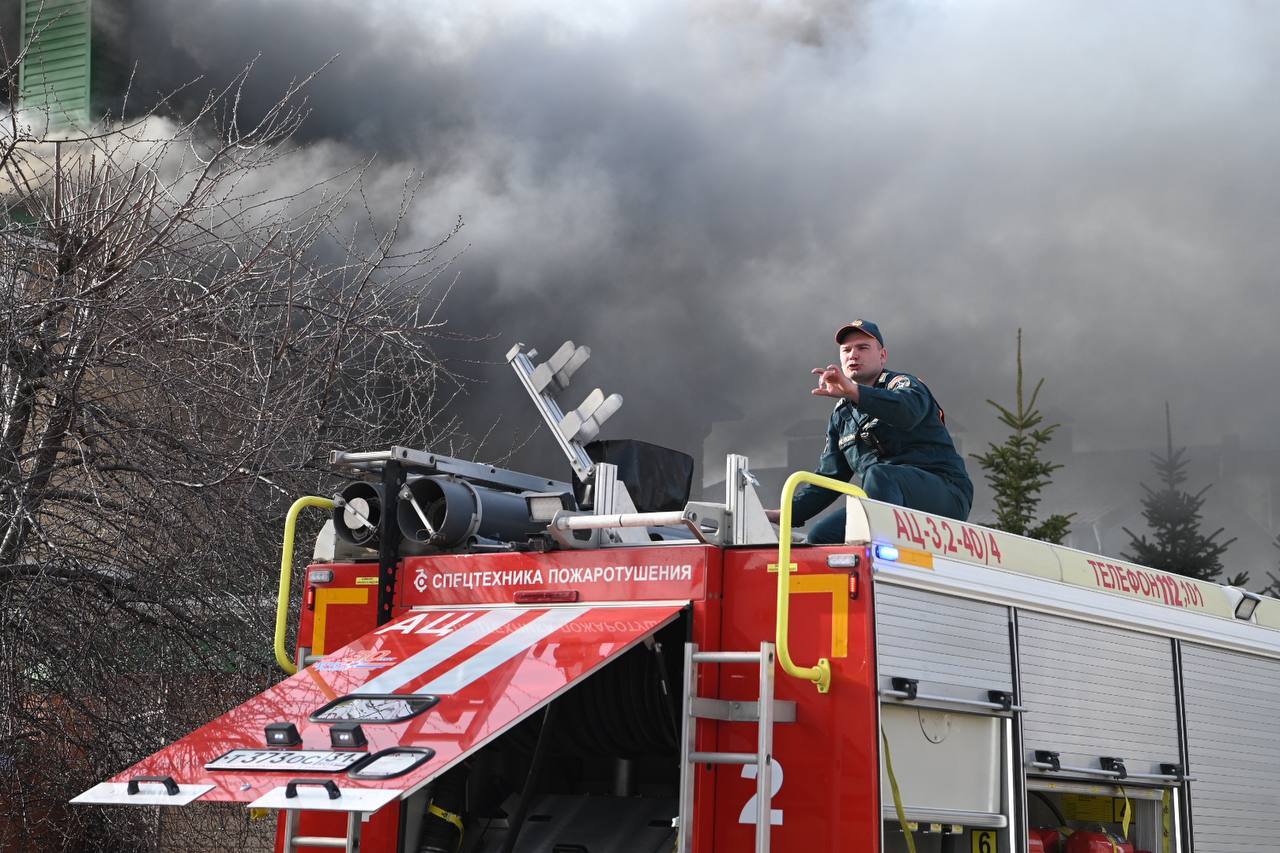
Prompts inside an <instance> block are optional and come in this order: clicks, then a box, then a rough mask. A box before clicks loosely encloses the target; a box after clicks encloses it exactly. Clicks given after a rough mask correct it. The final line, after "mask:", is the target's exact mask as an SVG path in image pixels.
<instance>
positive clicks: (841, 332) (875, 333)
mask: <svg viewBox="0 0 1280 853" xmlns="http://www.w3.org/2000/svg"><path fill="white" fill-rule="evenodd" d="M849 332H861V333H862V334H864V335H870V336H871V337H873V338H875V339H876V340H877V341H878V342H879V343H880V346H884V337H883V336H882V335H881V334H880V327H879V326H877V325H876V324H875V323H873V322H871V321H870V320H854V321H853V322H852V323H845V324H844V325H843V326H841V327H840V328H838V329H836V343H837V344H838V343H840V339H841V338H843V337H844V336H845V335H847V334H848V333H849Z"/></svg>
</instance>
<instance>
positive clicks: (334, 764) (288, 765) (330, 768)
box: [204, 749, 368, 773]
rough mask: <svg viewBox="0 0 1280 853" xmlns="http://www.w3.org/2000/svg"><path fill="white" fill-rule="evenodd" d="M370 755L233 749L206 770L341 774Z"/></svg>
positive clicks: (211, 763)
mask: <svg viewBox="0 0 1280 853" xmlns="http://www.w3.org/2000/svg"><path fill="white" fill-rule="evenodd" d="M367 755H368V753H365V752H347V751H342V750H336V749H288V750H285V749H233V750H231V751H230V752H228V753H226V754H224V755H220V756H218V757H217V758H215V759H214V760H213V761H210V762H209V763H208V764H206V765H205V766H204V767H205V769H206V770H287V771H296V770H307V771H312V772H316V773H339V772H341V771H343V770H346V769H347V768H348V767H350V766H351V765H352V764H355V763H356V762H357V761H359V760H361V759H362V758H365V757H366V756H367Z"/></svg>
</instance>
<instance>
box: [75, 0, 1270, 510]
mask: <svg viewBox="0 0 1280 853" xmlns="http://www.w3.org/2000/svg"><path fill="white" fill-rule="evenodd" d="M132 5H133V6H134V7H135V14H134V15H133V17H132V20H131V22H130V23H128V24H122V23H120V22H121V21H123V20H125V19H124V18H122V17H120V16H118V15H114V13H113V11H112V9H113V7H112V6H111V4H110V3H107V4H103V5H102V7H101V13H99V12H98V11H95V14H96V15H98V24H99V26H100V27H102V28H104V29H105V30H107V31H109V32H114V36H113V38H115V39H116V41H117V43H118V44H120V45H121V47H122V50H124V51H125V52H127V53H129V54H130V55H132V56H133V57H134V58H135V59H136V60H137V62H138V70H137V77H136V82H135V90H136V91H139V92H143V93H146V92H154V91H159V90H162V89H165V88H168V87H171V86H172V85H174V84H176V83H179V82H182V81H184V80H186V79H189V78H191V77H193V76H195V75H197V74H203V75H205V79H206V80H209V81H220V80H225V79H227V78H228V77H230V76H231V75H232V74H234V73H235V72H236V71H237V70H238V69H239V68H241V67H242V66H243V65H244V63H245V62H246V61H248V60H249V59H252V58H253V57H254V56H255V55H259V54H260V57H259V58H258V60H257V65H256V68H255V72H254V76H253V80H252V86H251V91H250V93H249V98H248V104H249V106H250V107H252V106H253V105H254V104H255V103H258V104H260V103H266V102H267V100H268V99H271V98H274V97H275V96H277V95H278V94H279V92H280V91H281V89H282V88H283V87H284V86H285V85H287V83H288V81H289V80H290V79H292V78H297V77H301V76H304V75H305V74H307V73H308V72H309V71H311V70H312V69H314V68H316V67H318V66H319V65H321V64H323V63H324V62H325V61H326V60H328V59H329V58H330V57H331V56H333V55H335V54H337V55H338V58H337V59H336V60H335V61H334V63H333V64H332V65H331V66H330V67H329V68H327V69H326V70H325V71H324V72H323V74H322V75H321V76H320V78H319V79H318V80H317V81H316V83H315V84H314V86H313V87H312V90H311V106H312V109H313V112H312V115H311V117H310V119H309V120H308V122H307V124H306V125H305V126H304V128H303V132H302V134H301V136H300V138H299V141H300V143H303V144H305V145H307V146H309V148H310V149H311V150H315V151H318V152H319V151H322V152H324V153H323V158H324V162H325V163H326V164H330V163H332V162H335V160H340V159H342V157H345V156H350V157H351V158H353V159H358V158H361V157H367V156H373V155H376V160H375V167H374V168H375V171H376V172H377V173H378V174H381V175H384V176H386V178H387V186H396V185H397V182H398V180H399V178H400V177H401V176H403V175H404V174H405V173H407V172H408V171H410V170H420V171H421V172H422V173H423V174H424V175H425V184H424V187H423V190H422V192H421V194H420V198H419V202H418V204H417V205H416V206H415V208H414V209H413V211H412V212H411V221H410V228H409V229H408V232H407V235H406V238H407V240H408V241H409V242H411V243H412V242H422V243H425V242H427V241H429V240H432V239H433V238H434V237H435V236H436V235H438V234H439V233H441V232H442V231H443V230H445V229H446V228H447V227H448V226H449V225H450V224H451V223H452V222H453V221H454V220H455V219H456V218H457V217H459V216H461V217H462V219H463V221H464V223H465V227H464V229H463V231H462V233H461V235H460V237H459V238H458V243H457V245H458V247H459V248H462V247H465V252H464V253H463V254H462V255H461V256H460V257H459V259H458V260H457V261H456V264H455V270H456V271H457V272H459V273H460V279H459V285H458V287H457V288H456V289H455V291H454V293H453V296H452V297H451V303H450V307H449V310H448V316H449V321H450V325H451V328H453V329H454V330H456V331H459V332H462V333H466V334H471V335H481V336H488V337H489V339H488V340H487V341H486V342H484V343H481V344H474V343H473V344H468V345H467V346H466V347H464V348H462V349H461V350H460V351H459V352H458V353H457V356H458V357H459V358H460V359H463V360H464V363H465V364H466V370H467V372H468V373H469V375H470V376H471V377H473V380H474V381H473V391H472V393H471V394H469V395H468V401H467V403H466V406H467V418H468V423H469V425H470V426H471V428H472V429H473V430H474V431H476V432H478V433H480V432H486V431H488V429H489V427H490V426H492V425H493V424H494V422H495V421H496V422H497V427H496V428H495V429H494V430H493V432H492V434H491V436H490V439H489V443H488V444H487V445H486V446H485V447H484V448H482V449H481V455H482V456H484V455H488V456H490V457H496V456H499V455H501V454H502V453H503V452H505V451H506V449H508V448H509V447H511V446H512V445H513V443H514V444H520V443H521V442H523V441H524V439H525V438H526V437H527V436H528V433H529V432H530V430H531V428H532V426H533V425H534V423H535V417H536V416H535V415H534V413H533V410H532V408H531V407H530V406H529V405H528V404H527V403H526V401H525V400H524V399H523V398H522V397H521V396H520V394H519V392H518V391H517V390H516V385H515V383H514V381H513V379H512V377H510V375H509V371H508V368H507V367H506V365H505V363H503V354H504V353H505V352H506V350H507V349H508V348H509V347H510V345H511V344H512V343H514V342H516V341H524V342H527V343H529V344H531V345H534V346H537V347H538V348H539V350H540V351H541V352H542V353H544V354H549V353H550V352H551V351H553V350H554V349H555V348H556V347H557V346H558V345H559V343H560V342H561V341H563V340H565V339H567V338H571V339H573V340H574V341H576V342H577V343H580V344H587V345H588V346H591V347H592V348H593V350H594V353H595V355H594V357H593V359H592V361H591V362H590V363H589V365H588V366H587V368H584V370H583V371H582V373H580V374H579V377H580V379H579V381H580V383H581V387H580V388H578V390H577V397H581V396H585V394H586V392H587V391H588V390H590V388H591V387H592V386H593V385H596V384H598V385H600V386H601V387H602V388H603V390H604V391H605V392H606V393H609V392H619V393H621V394H622V395H623V396H624V398H625V400H626V403H625V405H624V406H623V409H622V411H621V413H620V414H619V415H617V416H616V417H615V419H614V420H613V421H612V422H611V423H610V424H609V425H608V426H607V427H606V435H607V436H608V437H635V438H642V439H646V440H649V441H654V442H657V443H660V444H666V445H669V446H673V447H676V448H678V449H682V450H685V451H686V452H690V453H693V454H694V455H695V456H700V455H701V447H702V445H703V443H704V440H706V439H708V438H710V439H711V443H712V444H713V445H714V446H715V448H716V449H717V450H719V449H721V448H724V447H731V448H732V449H735V450H738V451H740V452H745V453H747V454H748V455H751V456H752V457H753V458H757V459H760V460H763V461H765V462H773V463H775V464H777V463H779V462H780V458H779V454H780V452H781V448H782V439H781V436H782V434H783V432H784V431H786V430H787V429H789V428H791V427H793V426H794V425H795V424H797V423H798V422H805V421H815V420H817V421H821V420H824V419H825V418H826V415H827V413H828V412H829V410H830V406H829V404H827V403H824V402H823V401H822V400H821V399H815V398H812V397H811V396H810V395H809V393H808V392H809V388H810V387H811V378H810V375H809V369H810V368H811V367H813V366H819V365H825V364H827V363H828V362H830V361H832V360H833V357H834V349H835V347H834V343H833V341H832V337H831V334H832V331H833V330H834V329H835V328H836V327H837V326H839V325H841V324H843V323H844V322H846V321H848V320H852V319H854V318H857V317H864V318H867V319H872V320H875V321H876V322H877V323H879V325H880V328H881V329H882V330H883V332H884V335H885V340H886V344H887V346H888V349H889V352H890V357H889V366H890V367H891V368H894V369H898V370H903V371H907V372H910V373H914V374H916V375H917V376H919V377H921V378H922V379H923V380H924V381H925V382H926V383H927V384H928V385H929V387H930V388H931V389H932V390H933V391H934V393H935V395H936V396H937V397H938V399H939V400H940V401H941V402H942V403H943V405H944V407H945V408H946V411H947V414H948V419H949V422H950V423H951V424H953V425H954V427H955V429H956V431H957V432H958V433H961V434H962V435H963V436H964V442H965V445H966V447H967V448H968V449H970V450H977V449H979V448H980V447H981V444H982V443H983V442H984V441H986V440H988V439H990V438H995V437H997V431H998V425H997V424H996V421H995V417H994V413H993V411H992V410H991V408H990V406H988V405H987V403H986V402H985V401H986V400H988V399H990V398H994V399H996V400H998V401H1000V402H1009V401H1010V400H1011V398H1012V396H1013V383H1014V347H1015V337H1016V332H1017V330H1018V329H1019V328H1022V329H1023V330H1024V335H1025V353H1024V360H1025V366H1026V370H1027V374H1028V376H1029V378H1031V379H1035V378H1038V377H1041V376H1043V377H1044V378H1045V385H1044V390H1043V391H1042V394H1041V402H1042V404H1043V406H1044V408H1045V409H1046V410H1047V411H1049V412H1050V414H1052V415H1053V416H1054V417H1055V418H1056V419H1058V420H1061V421H1064V422H1066V423H1068V424H1069V426H1070V433H1071V436H1072V440H1073V441H1074V442H1075V444H1076V446H1077V447H1078V448H1084V449H1098V450H1111V449H1117V448H1134V447H1145V446H1147V445H1148V444H1152V443H1159V442H1160V441H1162V439H1163V428H1164V404H1165V402H1166V401H1168V402H1169V403H1170V405H1171V407H1172V411H1173V419H1174V430H1175V439H1176V440H1177V443H1178V444H1200V443H1209V444H1213V443H1217V442H1218V440H1219V437H1220V436H1221V435H1222V434H1224V433H1230V434H1232V435H1235V436H1239V437H1240V440H1241V441H1242V442H1243V445H1244V446H1245V447H1246V448H1247V447H1273V446H1276V444H1277V442H1276V441H1275V440H1274V438H1273V427H1272V424H1274V423H1276V422H1277V421H1280V395H1276V394H1275V393H1274V392H1273V387H1274V382H1273V380H1272V377H1271V373H1270V367H1271V365H1272V364H1275V363H1277V362H1280V338H1278V336H1277V335H1276V334H1275V325H1276V320H1277V318H1278V317H1280V288H1278V287H1276V282H1275V278H1276V270H1277V268H1278V267H1280V239H1277V236H1276V235H1277V234H1278V233H1280V228H1278V227H1277V226H1280V192H1277V186H1280V181H1278V178H1280V175H1278V172H1280V158H1278V157H1277V156H1276V152H1277V151H1280V108H1278V107H1280V104H1277V100H1278V98H1280V95H1278V93H1280V5H1277V4H1275V3H1270V2H1243V1H1242V2H1234V0H1224V2H1217V3H1190V2H1188V3H1173V4H1170V3H1167V2H1156V0H1132V1H1130V0H1122V2H1115V3H1106V4H1082V3H1080V2H1078V0H1037V2H1035V3H1027V2H1025V0H1005V1H1004V2H1001V0H977V1H976V2H943V0H932V2H925V0H863V2H850V3H837V2H825V1H824V0H788V2H782V1H781V0H754V1H752V0H744V2H728V0H701V2H698V0H694V2H674V0H634V2H593V3H591V4H584V3H580V2H561V3H535V2H531V0H520V2H516V0H512V2H475V3H462V4H460V3H456V2H449V3H445V2H415V3H403V2H389V0H381V2H370V0H359V2H355V0H274V2H269V3H268V2H248V0H198V2H197V0H164V2H160V0H134V2H133V3H132ZM95 8H97V7H95ZM113 28H114V29H113ZM335 152H336V153H335ZM317 156H321V155H319V154H318V155H317ZM392 196H393V193H390V192H389V193H388V198H387V199H386V201H387V204H388V205H392V204H394V203H395V202H397V201H398V199H397V198H394V197H392ZM375 203H376V202H375ZM577 397H575V398H572V399H566V401H565V402H566V403H567V404H569V405H576V402H577ZM818 450H819V448H818V447H817V446H816V445H815V447H814V455H815V458H816V454H817V451H818ZM517 459H518V460H519V461H520V462H521V464H522V465H523V466H524V467H529V468H539V467H541V468H545V469H546V470H549V471H555V470H560V468H559V466H560V463H559V459H558V458H557V456H556V450H555V448H554V445H553V444H552V443H551V441H550V439H549V438H548V437H547V436H546V434H545V433H543V434H541V435H535V436H534V437H533V438H532V440H530V441H529V442H528V443H527V444H524V446H523V450H522V451H521V455H520V456H519V457H517ZM708 467H709V468H710V467H711V466H708ZM972 467H973V466H972V464H971V468H972ZM1126 488H1128V489H1131V490H1135V491H1136V488H1135V486H1134V485H1133V484H1131V483H1130V484H1128V485H1127V486H1126Z"/></svg>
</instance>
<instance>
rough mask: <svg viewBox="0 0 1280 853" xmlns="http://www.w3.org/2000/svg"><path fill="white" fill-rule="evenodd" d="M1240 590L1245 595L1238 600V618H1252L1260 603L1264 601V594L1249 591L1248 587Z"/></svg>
mask: <svg viewBox="0 0 1280 853" xmlns="http://www.w3.org/2000/svg"><path fill="white" fill-rule="evenodd" d="M1239 592H1240V594H1241V596H1243V597H1242V598H1241V599H1240V600H1239V601H1238V602H1236V618H1237V619H1245V620H1248V619H1252V618H1253V611H1255V610H1257V609H1258V603H1259V602H1260V601H1262V596H1260V595H1258V594H1257V593H1256V592H1249V590H1247V589H1241V590H1239Z"/></svg>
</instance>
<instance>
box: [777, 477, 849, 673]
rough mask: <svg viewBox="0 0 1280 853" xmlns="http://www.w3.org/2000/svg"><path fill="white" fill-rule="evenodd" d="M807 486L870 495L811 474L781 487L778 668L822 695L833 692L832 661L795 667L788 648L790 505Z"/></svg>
mask: <svg viewBox="0 0 1280 853" xmlns="http://www.w3.org/2000/svg"><path fill="white" fill-rule="evenodd" d="M804 483H810V484H812V485H815V486H820V487H822V488H824V489H830V490H831V491H833V492H840V493H841V494H844V495H851V496H852V497H855V498H865V497H866V496H867V493H866V492H864V491H862V489H860V488H858V487H857V486H855V485H853V484H852V483H845V482H842V481H841V480H832V479H831V478H830V477H823V476H820V475H818V474H814V473H812V472H810V471H797V472H796V473H794V474H792V475H791V476H790V477H788V478H787V482H786V483H785V484H784V485H783V486H782V506H781V507H779V510H780V517H779V519H778V624H777V635H778V636H777V647H778V649H777V650H778V665H779V666H781V667H782V671H783V672H785V673H786V674H787V675H790V676H793V677H795V678H803V679H805V680H806V681H812V682H813V683H814V684H816V685H817V687H818V692H819V693H826V692H827V691H828V690H829V689H831V661H829V660H827V659H826V658H819V659H818V663H817V665H816V666H796V665H795V663H793V662H792V660H791V648H790V646H789V645H788V644H787V632H788V629H789V628H790V619H791V501H792V499H793V498H794V497H795V493H796V489H797V488H799V487H800V486H801V485H802V484H804Z"/></svg>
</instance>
